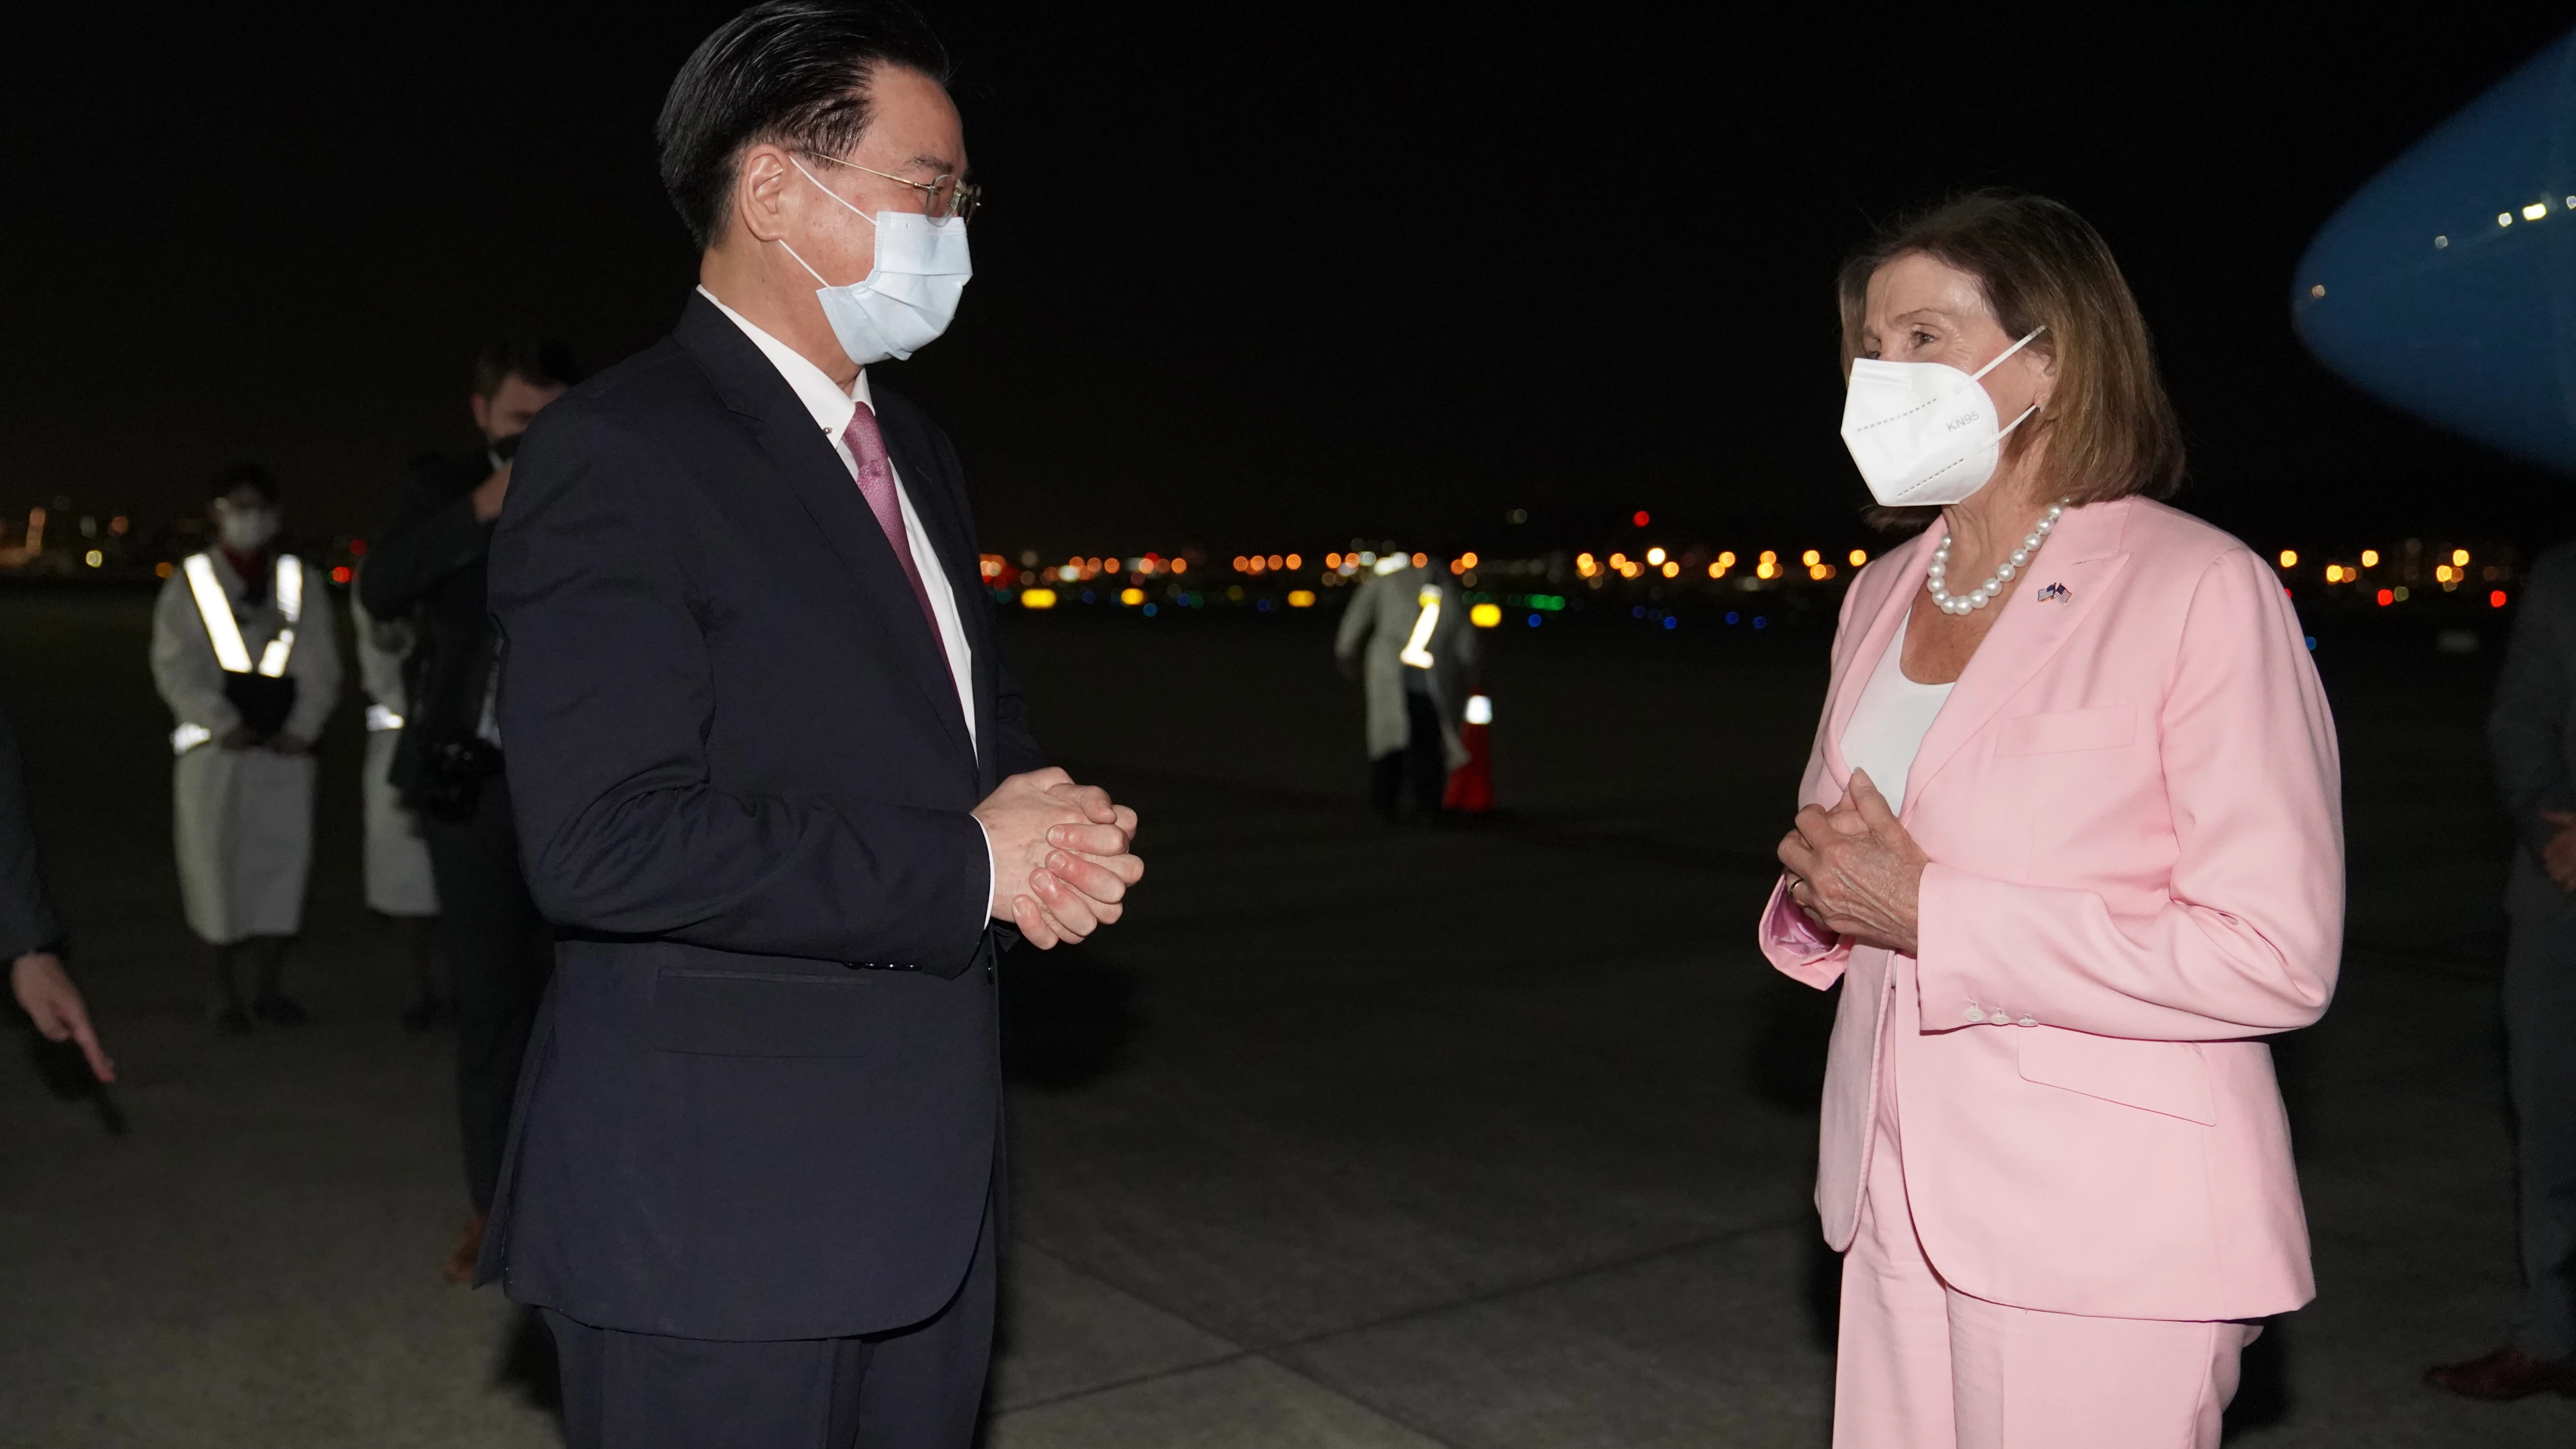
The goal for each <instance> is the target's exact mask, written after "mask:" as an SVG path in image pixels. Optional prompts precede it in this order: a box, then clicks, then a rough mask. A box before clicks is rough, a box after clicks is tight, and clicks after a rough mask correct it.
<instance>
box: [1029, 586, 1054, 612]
mask: <svg viewBox="0 0 2576 1449" xmlns="http://www.w3.org/2000/svg"><path fill="white" fill-rule="evenodd" d="M1020 607H1021V608H1023V609H1052V608H1054V607H1055V590H1053V589H1027V590H1023V591H1022V592H1021V594H1020Z"/></svg>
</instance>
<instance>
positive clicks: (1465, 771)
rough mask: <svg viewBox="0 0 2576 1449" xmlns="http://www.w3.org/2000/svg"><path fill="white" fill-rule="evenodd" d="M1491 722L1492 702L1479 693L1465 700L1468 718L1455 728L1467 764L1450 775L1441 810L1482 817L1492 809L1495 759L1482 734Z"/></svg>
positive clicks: (1492, 715)
mask: <svg viewBox="0 0 2576 1449" xmlns="http://www.w3.org/2000/svg"><path fill="white" fill-rule="evenodd" d="M1493 723H1494V702H1493V701H1492V700H1491V699H1489V698H1487V697H1485V696H1484V695H1481V694H1474V695H1469V696H1468V697H1467V719H1466V722H1465V723H1464V724H1461V725H1459V726H1458V743H1460V744H1462V745H1465V746H1466V747H1467V763H1465V764H1463V765H1460V766H1459V767H1458V768H1456V769H1454V770H1451V771H1450V772H1449V783H1448V786H1447V787H1446V788H1445V789H1443V790H1442V791H1441V793H1440V805H1441V808H1442V809H1444V810H1456V811H1460V812H1463V813H1466V814H1470V815H1481V814H1483V813H1484V812H1486V811H1488V810H1491V809H1493V808H1494V757H1493V755H1492V754H1491V752H1490V751H1489V750H1488V748H1487V743H1486V739H1485V733H1486V731H1487V730H1488V729H1490V728H1491V727H1492V726H1493Z"/></svg>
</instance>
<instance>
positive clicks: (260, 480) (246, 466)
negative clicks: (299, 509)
mask: <svg viewBox="0 0 2576 1449" xmlns="http://www.w3.org/2000/svg"><path fill="white" fill-rule="evenodd" d="M236 488H248V489H250V490H251V491H252V492H254V493H257V494H258V495H259V496H260V501H261V502H263V503H266V504H268V505H270V506H271V507H274V506H276V503H277V478H276V476H275V475H274V474H272V473H270V472H269V471H268V470H267V469H266V468H263V467H261V466H259V465H258V464H257V463H248V462H244V463H231V464H227V465H225V467H224V470H223V471H222V472H220V473H217V474H216V475H215V481H214V482H213V483H211V484H209V485H207V488H206V500H207V501H208V502H212V501H214V500H215V499H218V498H229V497H231V496H232V493H233V490H234V489H236Z"/></svg>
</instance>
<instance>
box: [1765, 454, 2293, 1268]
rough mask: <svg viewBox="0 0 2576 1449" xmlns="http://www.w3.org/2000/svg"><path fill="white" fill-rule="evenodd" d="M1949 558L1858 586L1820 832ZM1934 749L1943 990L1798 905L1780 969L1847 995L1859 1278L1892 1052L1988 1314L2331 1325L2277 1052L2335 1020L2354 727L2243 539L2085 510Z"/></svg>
mask: <svg viewBox="0 0 2576 1449" xmlns="http://www.w3.org/2000/svg"><path fill="white" fill-rule="evenodd" d="M1942 533H1943V527H1942V525H1940V524H1938V523H1936V524H1934V525H1933V526H1932V528H1931V529H1929V530H1928V531H1926V532H1925V533H1924V534H1923V535H1921V536H1920V537H1917V538H1915V539H1913V540H1912V541H1910V542H1908V543H1906V544H1905V545H1903V546H1902V547H1899V548H1897V549H1895V550H1892V551H1891V552H1889V553H1888V554H1887V555H1886V556H1884V557H1882V558H1880V559H1879V560H1878V561H1877V562H1875V563H1873V564H1871V565H1870V566H1869V567H1868V568H1866V569H1864V570H1862V571H1861V573H1860V576H1859V577H1858V578H1856V579H1854V580H1853V581H1852V586H1851V590H1850V592H1849V594H1848V595H1847V596H1846V597H1845V599H1844V600H1843V610H1842V623H1841V627H1840V628H1839V630H1838V631H1837V633H1836V635H1835V639H1834V656H1833V682H1832V684H1831V686H1830V688H1829V689H1828V691H1827V693H1826V698H1825V711H1824V721H1823V724H1822V726H1821V727H1820V728H1819V729H1818V731H1817V734H1816V744H1815V749H1814V751H1813V752H1812V753H1811V754H1810V755H1809V757H1808V761H1807V773H1806V778H1805V780H1804V782H1803V783H1802V784H1801V786H1800V787H1799V801H1800V803H1801V804H1820V805H1823V806H1825V807H1827V808H1831V807H1832V806H1833V804H1834V803H1835V802H1836V801H1837V800H1839V799H1840V798H1841V797H1842V793H1843V785H1844V782H1845V780H1846V778H1847V777H1848V775H1849V773H1850V766H1849V765H1848V764H1846V763H1845V761H1844V759H1843V755H1842V749H1841V744H1840V740H1841V736H1842V733H1843V729H1844V726H1845V725H1846V724H1847V723H1848V722H1849V721H1850V718H1851V714H1852V710H1853V708H1854V707H1855V706H1856V705H1857V704H1858V703H1859V695H1860V692H1861V689H1862V688H1863V686H1864V685H1865V684H1866V683H1867V681H1868V679H1869V675H1870V671H1871V669H1872V668H1874V667H1875V666H1876V664H1877V662H1878V660H1879V657H1880V656H1881V655H1882V654H1883V653H1884V652H1885V651H1886V647H1887V644H1888V641H1889V640H1890V639H1891V638H1892V637H1893V636H1894V635H1895V632H1896V626H1897V623H1898V620H1899V619H1900V618H1902V617H1903V614H1904V611H1905V609H1906V608H1907V607H1908V606H1909V605H1911V604H1912V602H1913V600H1914V596H1915V594H1916V593H1917V592H1918V591H1919V590H1921V589H1922V587H1923V576H1924V569H1925V566H1926V564H1927V563H1928V562H1929V560H1930V558H1931V554H1932V549H1933V546H1934V545H1935V544H1937V543H1939V542H1940V539H1941V537H1942ZM2000 607H2001V608H2002V609H2003V616H2002V617H2001V618H1999V619H1998V620H1996V621H1995V625H1994V631H1993V632H1992V633H1991V634H1989V635H1987V636H1986V640H1985V643H1984V644H1983V645H1982V646H1980V647H1979V648H1978V650H1977V653H1976V656H1975V657H1974V658H1973V659H1972V660H1970V662H1969V664H1968V668H1967V671H1966V673H1964V674H1963V675H1961V676H1960V679H1959V682H1958V685H1957V687H1956V688H1955V689H1953V690H1952V691H1951V694H1950V698H1949V701H1948V702H1947V703H1946V704H1945V705H1944V706H1943V707H1942V710H1941V713H1940V716H1939V718H1938V719H1936V720H1935V721H1934V722H1933V725H1932V729H1931V732H1930V733H1929V734H1928V735H1927V736H1925V738H1924V741H1923V748H1922V751H1921V753H1920V754H1918V755H1917V756H1916V757H1915V761H1914V768H1913V770H1912V772H1911V773H1910V774H1909V776H1908V777H1907V784H1906V790H1905V809H1904V813H1903V818H1904V822H1905V825H1906V828H1907V829H1908V830H1910V831H1911V832H1912V833H1913V835H1914V837H1915V839H1916V840H1917V841H1919V842H1920V843H1921V844H1922V846H1923V849H1924V852H1925V853H1926V854H1927V855H1929V856H1930V857H1931V860H1932V864H1931V866H1930V867H1929V868H1928V869H1927V870H1926V871H1925V872H1924V875H1923V894H1922V904H1921V912H1922V914H1921V929H1920V940H1921V949H1922V955H1921V958H1920V959H1912V958H1908V957H1904V956H1898V955H1895V954H1893V953H1891V952H1888V951H1884V950H1880V949H1877V948H1875V947H1868V946H1856V945H1854V944H1852V943H1850V942H1849V941H1847V940H1846V941H1833V940H1828V939H1825V938H1824V937H1823V936H1822V935H1821V933H1820V932H1819V930H1818V928H1817V927H1816V926H1815V924H1814V923H1813V922H1812V921H1810V920H1809V919H1808V917H1807V916H1806V914H1805V912H1803V911H1801V910H1799V909H1798V908H1797V906H1795V905H1794V904H1792V903H1791V902H1790V901H1789V900H1788V899H1787V898H1786V897H1785V896H1783V895H1781V894H1780V893H1779V891H1778V890H1776V889H1775V890H1774V891H1773V893H1772V898H1771V903H1770V905H1769V906H1768V907H1766V908H1765V910H1764V913H1763V918H1762V923H1761V927H1760V937H1761V944H1762V950H1763V952H1764V954H1765V955H1767V956H1768V957H1769V958H1770V960H1771V963H1772V964H1773V965H1774V966H1776V967H1778V968H1779V969H1780V970H1781V971H1783V972H1785V973H1787V974H1788V975H1790V976H1793V977H1796V978H1797V979H1798V980H1800V981H1803V982H1805V983H1807V984H1808V985H1810V986H1813V987H1816V988H1817V989H1819V990H1822V989H1824V988H1825V987H1828V986H1831V985H1832V984H1833V983H1834V981H1835V979H1836V978H1838V977H1839V978H1842V979H1843V996H1842V1003H1841V1006H1840V1008H1839V1011H1838V1013H1837V1015H1836V1017H1835V1020H1834V1031H1833V1038H1832V1045H1831V1046H1830V1048H1829V1049H1828V1051H1829V1055H1828V1059H1827V1064H1826V1070H1825V1100H1824V1122H1823V1130H1822V1143H1821V1157H1820V1163H1819V1167H1818V1170H1817V1175H1816V1207H1817V1210H1818V1211H1819V1212H1820V1213H1822V1214H1823V1217H1824V1226H1825V1237H1826V1240H1827V1241H1828V1242H1830V1243H1831V1244H1832V1245H1833V1246H1834V1247H1835V1248H1837V1249H1840V1248H1844V1247H1847V1246H1849V1244H1850V1242H1851V1239H1852V1234H1853V1229H1854V1227H1855V1224H1856V1221H1857V1218H1858V1215H1859V1207H1860V1192H1861V1184H1862V1183H1864V1182H1865V1181H1867V1180H1868V1158H1869V1153H1870V1150H1871V1145H1872V1143H1871V1138H1872V1124H1873V1120H1874V1114H1873V1111H1872V1107H1873V1104H1874V1103H1875V1101H1876V1100H1877V1092H1878V1082H1877V1070H1878V1063H1879V1061H1880V1048H1881V1041H1880V1037H1881V1034H1882V1030H1883V1028H1884V1025H1885V1023H1886V1020H1887V1018H1888V1007H1889V1003H1890V1001H1891V999H1892V998H1893V995H1894V993H1896V992H1914V993H1917V999H1918V1000H1919V1001H1920V1003H1921V1007H1922V1011H1921V1019H1922V1030H1921V1032H1920V1033H1919V1034H1918V1033H1905V1034H1902V1036H1901V1039H1899V1040H1896V1041H1894V1042H1892V1043H1888V1044H1887V1045H1888V1048H1889V1050H1890V1052H1891V1053H1892V1058H1893V1061H1894V1065H1895V1070H1896V1073H1897V1080H1898V1083H1899V1087H1898V1092H1897V1102H1898V1108H1899V1114H1900V1115H1899V1117H1898V1124H1899V1129H1900V1130H1901V1131H1902V1133H1903V1134H1904V1163H1905V1185H1906V1192H1907V1196H1908V1198H1909V1199H1910V1201H1911V1205H1912V1208H1913V1216H1914V1222H1915V1226H1916V1229H1917V1231H1918V1232H1919V1234H1920V1236H1921V1239H1922V1243H1923V1246H1924V1249H1925V1251H1926V1252H1927V1253H1928V1254H1929V1255H1930V1257H1931V1260H1932V1263H1933V1266H1934V1267H1935V1268H1937V1269H1938V1270H1939V1271H1940V1273H1941V1274H1942V1276H1943V1277H1944V1278H1946V1279H1947V1280H1948V1281H1949V1282H1950V1283H1951V1284H1952V1285H1953V1286H1954V1287H1956V1288H1958V1289H1959V1290H1960V1291H1962V1292H1965V1293H1968V1294H1970V1295H1972V1296H1974V1297H1978V1298H1984V1299H1988V1300H1991V1301H1993V1302H1997V1303H2004V1304H2009V1305H2012V1306H2014V1307H2021V1308H2035V1309H2044V1310H2047V1311H2050V1312H2058V1313H2081V1314H2090V1315H2094V1316H2099V1317H2116V1318H2165V1319H2224V1318H2252V1317H2257V1316H2260V1315H2263V1314H2269V1313H2278V1312H2282V1311H2285V1310H2288V1309H2291V1308H2296V1307H2298V1306H2299V1305H2300V1304H2302V1303H2305V1302H2307V1301H2308V1299H2310V1298H2312V1297H2314V1296H2315V1292H2316V1289H2315V1280H2314V1278H2313V1276H2312V1275H2311V1274H2310V1272H2309V1267H2308V1234H2307V1221H2306V1216H2305V1214H2304V1213H2303V1212H2302V1211H2301V1209H2300V1205H2299V1185H2298V1176H2297V1173H2296V1171H2295V1169H2294V1168H2293V1167H2292V1165H2291V1161H2290V1134H2289V1124H2288V1121H2287V1120H2286V1118H2285V1116H2284V1115H2283V1112H2282V1109H2281V1093H2280V1088H2279V1086H2278V1085H2277V1084H2276V1083H2275V1082H2274V1080H2273V1076H2272V1055H2271V1049H2270V1048H2269V1047H2267V1046H2265V1045H2264V1043H2263V1040H2262V1038H2263V1036H2264V1035H2265V1034H2267V1033H2270V1032H2278V1031H2287V1030H2290V1029H2291V1028H2294V1027H2301V1026H2306V1025H2307V1024H2309V1023H2310V1022H2313V1021H2315V1020H2316V1019H2317V1018H2318V1017H2319V1016H2321V1015H2322V1014H2324V1012H2325V1008H2326V1002H2327V1000H2328V998H2329V997H2330V996H2332V994H2333V992H2334V981H2335V966H2336V962H2337V959H2338V956H2339V954H2340V951H2341V948H2342V936H2343V818H2342V808H2341V803H2340V800H2339V793H2340V785H2339V781H2340V767H2339V765H2338V763H2337V760H2336V753H2335V736H2334V724H2333V720H2332V718H2331V717H2330V716H2329V714H2328V713H2327V710H2326V702H2325V696H2324V692H2323V691H2322V690H2321V689H2320V688H2319V686H2318V683H2317V674H2316V669H2315V666H2314V665H2313V664H2312V663H2311V662H2310V660H2309V658H2308V652H2307V648H2306V645H2305V642H2304V640H2303V639H2302V637H2301V630H2300V627H2299V622H2298V618H2297V615H2296V614H2294V613H2293V612H2292V610H2291V608H2290V605H2289V601H2288V600H2287V598H2285V597H2284V595H2283V592H2282V589H2281V585H2280V583H2279V582H2278V581H2277V580H2276V579H2275V578H2274V577H2273V574H2272V570H2271V568H2270V567H2269V566H2268V565H2267V564H2265V563H2264V561H2263V560H2262V559H2260V558H2258V557H2256V556H2255V555H2254V554H2253V553H2252V552H2250V551H2248V550H2247V549H2246V547H2245V546H2244V545H2243V544H2241V543H2238V542H2237V541H2236V540H2235V539H2233V538H2230V537H2228V536H2227V535H2226V534H2224V533H2221V532H2219V531H2218V530H2217V529H2214V528H2212V527H2210V526H2209V525H2207V524H2205V523H2202V522H2200V521H2199V520H2197V519H2194V518H2192V517H2190V516H2188V515H2186V514H2182V513H2179V512H2176V511H2175V510H2173V509H2170V508H2167V507H2164V506H2163V505H2161V504H2157V503H2153V502H2149V501H2147V500H2144V499H2124V500H2121V501H2119V502H2114V503H2104V504H2095V505H2092V506H2089V507H2084V508H2078V509H2071V510H2069V511H2068V512H2067V513H2066V515H2065V517H2064V518H2063V519H2062V520H2060V522H2059V524H2058V526H2057V530H2056V532H2055V534H2054V535H2053V536H2052V537H2050V539H2049V540H2048V544H2047V547H2046V548H2045V549H2043V550H2042V551H2041V553H2040V555H2039V557H2038V558H2037V559H2036V560H2035V561H2034V562H2033V564H2032V566H2031V568H2030V569H2029V570H2028V571H2027V572H2025V573H2024V574H2023V575H2022V576H2021V578H2020V579H2018V580H2016V581H2015V583H2014V586H2013V589H2012V591H2011V593H2010V594H2008V595H2007V596H2006V597H2005V599H2004V600H2003V602H2002V603H2001V605H2000Z"/></svg>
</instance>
